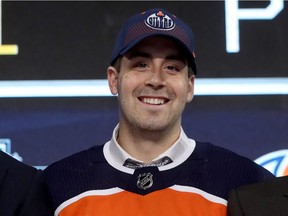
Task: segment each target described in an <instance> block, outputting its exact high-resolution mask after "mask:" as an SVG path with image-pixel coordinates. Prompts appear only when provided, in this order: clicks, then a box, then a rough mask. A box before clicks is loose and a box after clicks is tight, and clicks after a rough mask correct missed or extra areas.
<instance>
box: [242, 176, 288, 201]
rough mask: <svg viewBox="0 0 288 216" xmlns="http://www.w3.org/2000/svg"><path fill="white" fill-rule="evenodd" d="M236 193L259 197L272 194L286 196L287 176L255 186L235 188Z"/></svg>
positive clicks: (287, 189)
mask: <svg viewBox="0 0 288 216" xmlns="http://www.w3.org/2000/svg"><path fill="white" fill-rule="evenodd" d="M237 191H238V193H240V194H246V193H248V194H249V195H252V194H255V195H256V194H257V195H259V196H267V195H273V194H280V193H285V192H286V193H287V194H288V176H283V177H277V178H274V179H269V180H267V181H263V182H259V183H256V184H249V185H245V186H242V187H239V188H237Z"/></svg>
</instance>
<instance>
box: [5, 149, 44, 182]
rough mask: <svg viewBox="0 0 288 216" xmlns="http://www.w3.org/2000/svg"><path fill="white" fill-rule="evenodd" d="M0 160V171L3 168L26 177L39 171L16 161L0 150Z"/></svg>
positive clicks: (10, 172)
mask: <svg viewBox="0 0 288 216" xmlns="http://www.w3.org/2000/svg"><path fill="white" fill-rule="evenodd" d="M0 161H1V163H0V170H2V172H3V170H7V171H8V172H9V174H13V175H21V176H22V175H23V176H22V177H24V178H28V177H29V176H34V175H36V174H37V172H40V171H39V170H37V169H36V168H34V167H32V166H30V165H27V164H25V163H22V162H20V161H18V160H16V159H15V158H13V157H12V156H10V155H7V154H6V153H4V152H2V151H0ZM24 174H25V175H24Z"/></svg>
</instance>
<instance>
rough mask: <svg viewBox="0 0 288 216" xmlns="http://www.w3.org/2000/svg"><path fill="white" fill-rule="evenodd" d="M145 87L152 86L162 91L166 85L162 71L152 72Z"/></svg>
mask: <svg viewBox="0 0 288 216" xmlns="http://www.w3.org/2000/svg"><path fill="white" fill-rule="evenodd" d="M145 85H147V86H150V87H151V88H153V89H160V88H163V87H164V86H165V85H166V82H165V77H164V74H163V73H162V72H161V70H157V71H152V72H151V74H150V75H149V77H148V78H147V80H146V82H145Z"/></svg>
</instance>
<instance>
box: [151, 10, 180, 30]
mask: <svg viewBox="0 0 288 216" xmlns="http://www.w3.org/2000/svg"><path fill="white" fill-rule="evenodd" d="M145 24H146V25H147V26H148V27H150V28H153V29H158V30H171V29H173V28H174V27H175V23H174V21H173V20H172V19H171V18H170V17H169V16H168V15H166V14H163V12H162V11H159V12H158V13H155V14H152V15H150V16H149V17H148V18H147V19H146V22H145Z"/></svg>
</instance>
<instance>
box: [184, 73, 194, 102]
mask: <svg viewBox="0 0 288 216" xmlns="http://www.w3.org/2000/svg"><path fill="white" fill-rule="evenodd" d="M194 83H195V75H192V76H191V77H190V78H189V79H188V87H187V99H186V101H187V103H189V102H191V101H192V99H193V97H194Z"/></svg>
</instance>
